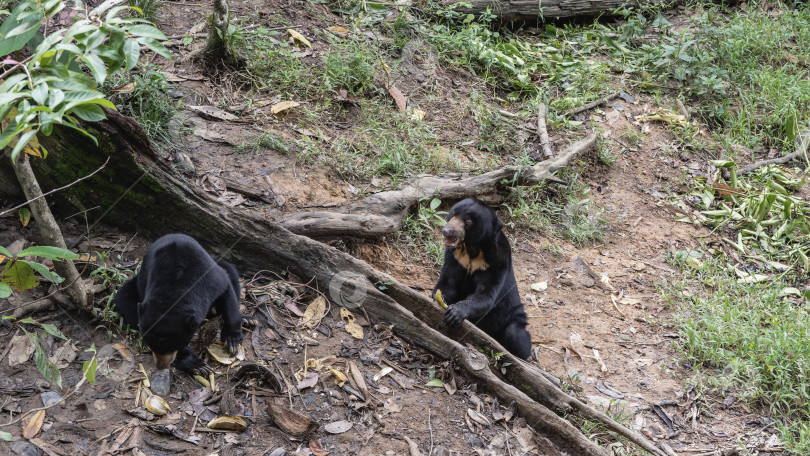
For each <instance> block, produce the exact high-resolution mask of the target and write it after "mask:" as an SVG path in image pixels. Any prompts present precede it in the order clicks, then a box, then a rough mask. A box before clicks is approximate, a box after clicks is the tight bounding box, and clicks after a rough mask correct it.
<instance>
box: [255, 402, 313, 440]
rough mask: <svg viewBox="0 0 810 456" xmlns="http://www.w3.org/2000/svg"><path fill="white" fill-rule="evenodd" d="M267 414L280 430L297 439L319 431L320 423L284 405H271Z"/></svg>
mask: <svg viewBox="0 0 810 456" xmlns="http://www.w3.org/2000/svg"><path fill="white" fill-rule="evenodd" d="M267 414H268V415H270V418H271V419H272V420H273V422H274V423H276V426H278V428H279V429H281V430H282V431H284V432H286V433H287V434H289V435H291V436H293V437H296V438H302V437H304V436H305V435H307V434H310V433H312V432H313V431H315V430H316V429H318V423H316V422H314V421H312V419H311V418H310V417H309V416H307V415H304V414H303V413H301V412H298V411H296V410H293V409H290V408H287V407H285V406H283V405H279V404H275V403H270V405H268V406H267Z"/></svg>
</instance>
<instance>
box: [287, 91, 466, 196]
mask: <svg viewBox="0 0 810 456" xmlns="http://www.w3.org/2000/svg"><path fill="white" fill-rule="evenodd" d="M388 103H389V102H388V100H384V101H382V100H377V99H371V100H367V99H363V100H361V101H360V102H359V105H358V108H359V114H358V117H359V118H358V123H357V126H356V127H355V128H354V130H353V131H352V132H351V133H352V135H351V136H344V137H341V138H338V139H336V140H334V141H332V143H331V144H330V145H329V149H328V150H325V149H323V148H322V147H320V146H318V145H316V144H313V143H312V142H308V144H304V145H302V146H305V152H304V155H302V156H300V158H302V159H304V160H305V161H307V162H309V163H322V164H325V165H327V166H330V167H332V168H333V169H335V170H336V171H337V172H338V173H340V174H341V175H342V176H344V177H345V178H349V179H352V180H355V181H358V182H366V183H368V182H369V181H370V179H371V178H372V177H374V176H385V177H388V178H390V180H391V183H392V185H393V186H397V185H398V184H399V183H401V182H402V180H403V179H404V178H406V177H408V176H414V175H417V174H420V173H433V174H436V173H442V172H451V171H458V170H460V169H461V167H460V164H459V162H458V160H457V159H456V158H455V157H454V154H452V153H451V152H450V151H449V150H447V149H445V148H443V147H442V146H441V144H440V143H439V141H438V139H437V137H436V134H435V132H434V131H433V129H432V127H430V126H429V125H427V124H425V123H424V122H420V121H416V120H412V119H410V118H408V117H404V116H399V115H391V108H390V106H389V105H388Z"/></svg>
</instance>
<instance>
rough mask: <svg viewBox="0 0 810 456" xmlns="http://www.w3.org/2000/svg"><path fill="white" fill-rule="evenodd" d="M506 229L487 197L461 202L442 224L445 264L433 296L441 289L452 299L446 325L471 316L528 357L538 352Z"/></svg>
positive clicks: (446, 298)
mask: <svg viewBox="0 0 810 456" xmlns="http://www.w3.org/2000/svg"><path fill="white" fill-rule="evenodd" d="M502 228H503V222H501V220H500V219H499V218H498V216H497V214H495V211H493V210H492V209H491V208H490V207H489V206H487V205H485V204H484V203H482V202H481V201H479V200H477V199H473V198H468V199H465V200H462V201H459V202H458V203H456V205H454V206H453V207H452V208H451V209H450V212H449V213H448V215H447V224H446V225H445V226H444V228H443V229H442V234H443V235H444V245H445V253H444V266H442V270H441V273H440V275H439V281H438V282H437V283H436V287H435V288H434V289H433V296H434V297H435V296H436V291H437V290H441V292H442V298H443V300H444V302H445V303H446V304H447V310H446V311H445V314H444V323H445V324H446V325H448V326H458V325H460V324H461V322H462V321H464V320H465V319H467V320H470V322H472V323H474V324H475V325H476V326H478V327H479V328H481V329H482V330H484V332H486V333H487V334H489V335H490V336H492V337H493V338H494V339H495V340H497V341H498V342H500V343H501V345H503V346H504V347H505V348H506V349H507V350H509V352H511V353H512V354H513V355H515V356H517V357H519V358H521V359H528V358H529V356H530V355H531V352H532V342H531V337H530V336H529V332H528V331H527V330H526V325H527V324H528V318H527V317H526V311H525V310H524V308H523V303H522V302H521V301H520V294H519V293H518V288H517V281H516V280H515V273H514V271H513V270H512V249H511V246H510V245H509V240H508V239H506V235H505V234H503V231H502Z"/></svg>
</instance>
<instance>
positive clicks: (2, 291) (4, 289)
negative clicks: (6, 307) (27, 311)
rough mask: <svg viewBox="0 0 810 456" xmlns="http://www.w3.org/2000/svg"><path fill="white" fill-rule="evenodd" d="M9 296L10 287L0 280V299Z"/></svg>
mask: <svg viewBox="0 0 810 456" xmlns="http://www.w3.org/2000/svg"><path fill="white" fill-rule="evenodd" d="M9 296H11V287H10V286H8V285H6V284H5V283H3V282H0V299H6V298H8V297H9Z"/></svg>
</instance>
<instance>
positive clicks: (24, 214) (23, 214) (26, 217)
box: [17, 207, 31, 228]
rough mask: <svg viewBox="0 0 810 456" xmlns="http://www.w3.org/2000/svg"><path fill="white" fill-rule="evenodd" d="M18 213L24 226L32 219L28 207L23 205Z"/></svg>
mask: <svg viewBox="0 0 810 456" xmlns="http://www.w3.org/2000/svg"><path fill="white" fill-rule="evenodd" d="M17 214H18V215H19V216H20V224H22V226H23V228H25V227H26V226H28V222H30V221H31V211H29V210H28V208H25V207H21V208H20V210H19V211H17Z"/></svg>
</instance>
